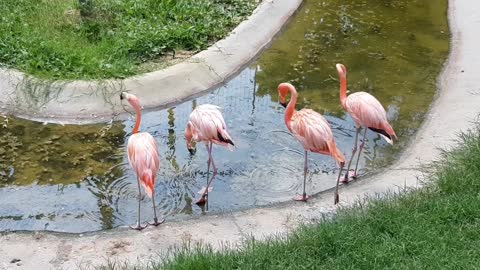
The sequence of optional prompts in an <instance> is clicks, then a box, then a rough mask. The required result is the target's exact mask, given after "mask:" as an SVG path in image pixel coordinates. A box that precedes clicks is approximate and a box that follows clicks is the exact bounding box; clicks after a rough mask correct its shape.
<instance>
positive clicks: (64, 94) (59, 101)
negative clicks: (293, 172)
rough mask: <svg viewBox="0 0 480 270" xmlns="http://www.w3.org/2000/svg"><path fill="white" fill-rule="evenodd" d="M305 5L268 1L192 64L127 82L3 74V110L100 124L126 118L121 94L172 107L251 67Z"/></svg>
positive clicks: (44, 118)
mask: <svg viewBox="0 0 480 270" xmlns="http://www.w3.org/2000/svg"><path fill="white" fill-rule="evenodd" d="M302 2H303V0H263V1H262V2H261V3H260V4H259V5H258V7H257V8H256V9H255V10H254V11H253V13H252V15H251V16H250V17H249V18H248V19H247V20H245V21H243V22H242V23H240V24H239V25H238V26H237V27H236V28H235V29H234V30H233V31H232V33H231V34H230V35H229V36H227V37H226V38H224V39H222V40H220V41H218V42H217V43H215V44H214V45H212V46H211V47H209V48H208V49H207V50H205V51H202V52H200V53H198V54H196V55H194V56H192V57H191V58H190V59H188V60H186V61H184V62H182V63H179V64H176V65H173V66H170V67H167V68H165V69H162V70H158V71H154V72H150V73H146V74H143V75H139V76H136V77H131V78H127V79H124V80H103V81H70V82H68V81H64V82H54V83H52V82H50V81H41V80H39V79H35V78H32V77H31V76H27V75H25V74H24V73H21V72H18V71H14V70H6V69H0V95H2V96H3V97H5V98H3V99H2V100H0V111H1V112H4V113H7V114H12V115H14V116H18V117H21V118H26V119H31V120H38V121H49V122H61V123H75V124H76V123H94V122H101V121H105V120H109V119H112V118H113V117H114V116H116V115H118V114H120V113H124V112H125V110H124V108H123V107H122V106H121V104H120V100H119V98H118V96H119V93H120V92H121V91H124V90H128V91H130V92H131V93H134V94H136V95H138V96H139V97H141V100H142V106H143V107H144V108H145V109H153V108H159V107H166V106H169V105H173V104H175V103H178V102H182V101H184V100H186V99H188V98H191V97H193V96H195V95H199V94H201V93H202V92H205V91H208V90H210V89H212V88H214V87H216V86H218V85H220V84H222V83H224V82H225V81H226V80H228V79H229V78H231V77H232V76H233V75H235V74H236V73H237V72H239V71H240V70H242V69H243V68H244V67H245V65H247V64H248V63H250V62H251V61H252V60H253V59H254V58H255V57H256V56H257V55H258V54H259V53H260V52H261V51H262V50H263V49H264V48H265V47H266V46H268V45H269V44H270V42H271V41H272V39H273V38H274V37H275V35H276V34H277V33H278V32H279V31H280V30H281V29H282V27H283V26H284V25H285V23H286V22H287V21H288V19H289V18H290V17H291V16H292V15H293V14H294V13H295V11H296V10H297V9H298V8H299V7H300V5H301V3H302Z"/></svg>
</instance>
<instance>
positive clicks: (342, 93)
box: [340, 74, 347, 110]
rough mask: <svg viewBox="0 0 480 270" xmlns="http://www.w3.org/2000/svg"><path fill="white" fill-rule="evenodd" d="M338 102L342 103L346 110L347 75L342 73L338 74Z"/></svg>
mask: <svg viewBox="0 0 480 270" xmlns="http://www.w3.org/2000/svg"><path fill="white" fill-rule="evenodd" d="M340 102H341V103H342V107H343V108H344V109H345V110H346V109H347V107H346V103H347V76H346V74H343V76H340Z"/></svg>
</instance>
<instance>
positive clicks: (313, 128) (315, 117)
mask: <svg viewBox="0 0 480 270" xmlns="http://www.w3.org/2000/svg"><path fill="white" fill-rule="evenodd" d="M288 127H289V130H290V132H291V133H292V134H293V136H294V137H295V138H296V139H297V140H298V141H299V142H300V143H301V144H302V146H303V148H304V149H305V150H307V151H310V152H313V153H320V154H324V155H330V156H332V157H333V158H334V159H335V160H336V161H337V162H338V163H340V162H345V158H344V157H343V154H342V153H341V152H340V151H339V150H338V149H337V147H336V145H335V140H334V138H333V134H332V130H331V129H330V126H329V124H328V122H327V120H325V118H324V117H323V116H322V115H321V114H319V113H317V112H315V111H313V110H311V109H302V110H300V111H296V112H294V113H293V116H292V118H291V120H290V123H289V125H287V128H288Z"/></svg>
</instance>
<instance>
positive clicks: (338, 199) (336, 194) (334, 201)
mask: <svg viewBox="0 0 480 270" xmlns="http://www.w3.org/2000/svg"><path fill="white" fill-rule="evenodd" d="M339 201H340V197H339V196H338V193H335V198H334V199H333V204H337V203H338V202H339Z"/></svg>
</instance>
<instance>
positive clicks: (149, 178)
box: [127, 132, 160, 198]
mask: <svg viewBox="0 0 480 270" xmlns="http://www.w3.org/2000/svg"><path fill="white" fill-rule="evenodd" d="M127 151H128V163H129V164H130V166H132V168H133V170H134V171H135V174H136V175H137V176H138V179H139V180H140V183H141V184H142V186H143V187H144V188H145V193H147V195H148V196H149V197H150V198H152V194H153V190H154V186H155V178H156V176H157V171H158V169H159V167H160V160H159V154H158V150H157V143H156V142H155V139H154V138H153V137H152V135H150V134H149V133H147V132H140V133H135V134H132V136H130V138H129V139H128V144H127Z"/></svg>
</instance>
